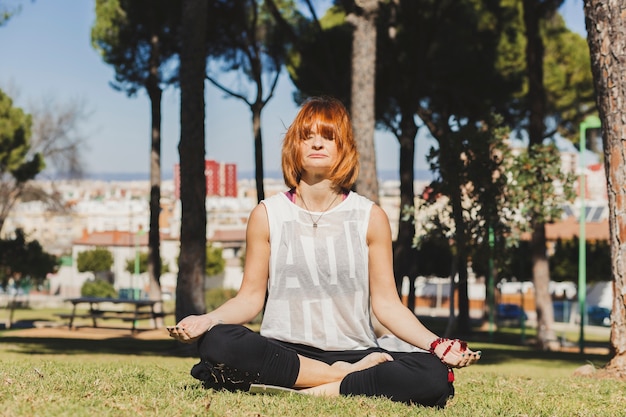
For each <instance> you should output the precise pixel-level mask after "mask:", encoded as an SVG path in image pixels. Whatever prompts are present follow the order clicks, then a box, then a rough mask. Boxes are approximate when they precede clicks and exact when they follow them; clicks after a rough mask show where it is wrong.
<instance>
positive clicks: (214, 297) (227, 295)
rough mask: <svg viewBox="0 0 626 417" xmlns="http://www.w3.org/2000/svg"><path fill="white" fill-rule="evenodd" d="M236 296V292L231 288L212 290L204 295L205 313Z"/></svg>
mask: <svg viewBox="0 0 626 417" xmlns="http://www.w3.org/2000/svg"><path fill="white" fill-rule="evenodd" d="M235 295H237V290H233V289H232V288H212V289H210V290H208V291H206V292H205V293H204V302H205V304H206V311H207V312H210V311H213V310H215V309H216V308H218V307H219V306H221V305H222V304H224V303H225V302H226V301H228V300H230V299H231V298H233V297H234V296H235Z"/></svg>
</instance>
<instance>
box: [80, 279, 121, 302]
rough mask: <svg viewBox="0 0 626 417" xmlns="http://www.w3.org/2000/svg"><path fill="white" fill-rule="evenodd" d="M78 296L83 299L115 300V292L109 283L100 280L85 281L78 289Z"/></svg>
mask: <svg viewBox="0 0 626 417" xmlns="http://www.w3.org/2000/svg"><path fill="white" fill-rule="evenodd" d="M80 295H82V296H83V297H107V298H116V297H117V291H115V288H113V285H112V284H111V283H109V282H106V281H103V280H101V279H95V280H93V281H85V283H84V284H83V286H82V287H81V288H80Z"/></svg>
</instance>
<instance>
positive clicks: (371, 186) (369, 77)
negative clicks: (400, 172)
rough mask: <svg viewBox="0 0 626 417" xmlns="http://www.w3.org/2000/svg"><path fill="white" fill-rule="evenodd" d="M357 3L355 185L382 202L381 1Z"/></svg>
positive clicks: (358, 0) (353, 18)
mask: <svg viewBox="0 0 626 417" xmlns="http://www.w3.org/2000/svg"><path fill="white" fill-rule="evenodd" d="M355 4H356V5H357V6H358V7H357V12H356V13H354V14H351V15H349V16H348V21H349V22H350V23H352V25H354V34H353V37H352V92H351V96H352V99H351V107H352V108H351V113H352V124H353V127H354V137H355V140H356V143H357V147H358V150H359V156H360V157H359V161H360V164H361V171H360V174H359V177H358V178H357V181H356V184H355V186H356V190H357V191H358V192H359V193H360V194H361V195H363V196H365V197H367V198H369V199H370V200H372V201H374V202H376V203H378V201H379V199H378V175H377V172H376V149H375V147H374V131H375V122H376V117H375V113H374V110H375V109H374V105H375V104H374V103H375V101H374V100H375V78H376V14H377V13H378V0H356V1H355Z"/></svg>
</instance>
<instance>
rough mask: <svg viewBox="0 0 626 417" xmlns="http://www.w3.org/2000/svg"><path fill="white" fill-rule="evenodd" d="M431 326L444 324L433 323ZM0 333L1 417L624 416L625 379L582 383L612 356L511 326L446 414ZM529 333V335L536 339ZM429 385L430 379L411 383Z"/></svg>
mask: <svg viewBox="0 0 626 417" xmlns="http://www.w3.org/2000/svg"><path fill="white" fill-rule="evenodd" d="M433 325H434V326H436V325H437V324H436V323H434V324H433ZM19 335H20V333H19V331H14V330H8V331H3V332H0V416H7V417H12V416H29V417H30V416H156V415H158V416H184V417H187V416H246V417H253V416H298V417H300V416H336V417H348V416H349V417H355V416H372V417H373V416H378V417H381V416H416V415H419V416H467V417H470V416H471V417H476V416H480V417H487V416H516V417H525V416H580V417H582V416H589V417H591V416H593V417H598V416H623V415H625V414H626V412H625V411H624V404H625V403H626V383H625V382H618V381H615V380H600V379H595V378H590V377H576V376H573V372H574V370H575V369H576V368H578V367H580V366H582V365H585V364H587V363H592V364H594V365H595V366H597V367H600V366H602V365H604V364H605V363H606V361H607V360H608V356H606V355H591V354H587V355H585V356H583V355H580V354H579V353H555V352H536V351H534V350H531V349H528V348H526V347H523V346H519V340H520V337H519V334H516V332H515V331H514V330H508V331H506V332H505V331H502V332H498V333H496V334H495V335H494V337H493V338H490V337H488V336H487V335H485V334H482V333H479V332H477V333H476V334H474V335H473V336H472V339H474V340H473V341H472V342H471V346H472V347H474V348H476V349H481V350H482V351H483V355H482V359H481V362H480V364H478V365H475V366H472V367H469V368H466V369H461V370H457V371H456V378H457V382H456V383H455V387H456V393H457V395H456V397H455V398H454V399H453V400H452V401H451V402H450V403H449V405H448V406H447V407H446V408H445V409H443V410H433V409H427V408H422V407H415V406H407V405H403V404H396V403H393V402H391V401H388V400H384V399H371V398H359V397H354V398H317V397H310V396H304V395H284V396H268V395H251V394H247V393H237V394H233V393H228V392H215V391H212V390H205V389H203V388H202V386H201V384H200V383H198V382H197V381H196V380H195V379H193V378H192V377H191V376H190V375H189V370H190V368H191V366H192V365H193V364H194V363H195V362H196V359H194V358H191V357H185V356H181V355H179V354H178V353H177V352H180V350H179V348H180V346H181V345H180V344H177V342H175V341H173V340H169V339H166V338H164V339H156V340H144V339H141V338H138V337H135V338H133V337H130V336H122V337H119V336H118V337H114V338H110V339H105V340H87V339H66V338H34V337H24V336H19ZM530 336H532V335H529V337H530ZM407 383H415V384H419V383H427V381H407Z"/></svg>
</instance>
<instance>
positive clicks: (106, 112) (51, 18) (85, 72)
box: [0, 0, 586, 173]
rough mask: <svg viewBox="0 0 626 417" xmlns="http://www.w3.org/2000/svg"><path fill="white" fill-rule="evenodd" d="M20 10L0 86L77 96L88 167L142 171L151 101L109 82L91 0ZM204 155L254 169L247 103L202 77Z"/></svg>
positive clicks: (274, 166) (390, 147)
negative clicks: (96, 43) (93, 36)
mask: <svg viewBox="0 0 626 417" xmlns="http://www.w3.org/2000/svg"><path fill="white" fill-rule="evenodd" d="M9 3H19V4H22V10H21V12H20V13H19V14H18V15H16V16H14V17H13V18H12V19H11V20H10V21H9V22H8V23H7V24H5V26H3V27H0V56H1V57H2V58H1V60H0V88H1V89H3V90H4V91H5V92H7V93H8V94H9V95H10V96H11V97H12V98H13V99H14V105H16V106H19V107H22V108H24V110H26V111H28V109H29V107H32V105H33V104H34V103H37V102H39V101H42V100H50V99H53V100H54V101H55V102H56V103H64V102H68V101H71V100H81V101H82V102H83V103H84V104H85V107H86V109H87V111H88V113H89V114H90V116H89V117H88V118H87V119H86V120H85V121H84V122H83V123H82V124H81V126H80V129H81V131H82V133H83V136H84V137H85V138H86V145H87V146H86V149H85V152H84V154H83V156H84V158H85V160H86V161H87V163H86V167H87V170H88V171H89V172H90V173H110V172H115V173H135V172H148V170H149V164H148V155H149V149H150V148H149V144H150V107H149V100H148V98H147V97H146V95H145V94H144V93H140V94H139V95H138V96H137V97H135V98H128V97H127V96H126V95H125V94H124V93H121V92H117V91H114V90H113V89H112V88H111V87H110V86H109V81H111V80H112V79H113V75H114V73H113V70H112V69H111V67H109V66H108V65H107V64H105V63H104V62H103V61H102V60H101V58H100V57H99V56H98V54H97V53H96V51H95V50H94V49H93V48H92V47H91V44H90V31H91V26H92V24H93V22H94V19H95V12H94V3H95V2H93V1H85V0H35V1H33V2H30V1H19V2H17V1H13V2H9ZM561 13H562V14H563V15H564V17H565V19H566V22H567V24H568V26H569V27H570V29H571V30H573V31H576V32H578V33H580V34H582V35H584V34H585V33H586V32H585V27H584V16H583V0H566V2H565V4H564V5H563V7H562V8H561ZM292 92H293V87H292V85H291V82H290V81H289V79H288V78H287V77H283V78H281V81H280V83H279V85H278V91H277V92H276V94H275V97H274V98H273V99H272V100H271V101H270V102H269V104H268V105H267V107H266V108H265V110H264V112H263V116H262V117H263V119H262V128H263V140H264V149H263V152H264V159H265V170H266V171H277V170H279V169H280V143H281V140H282V135H283V133H284V131H285V126H288V125H289V123H290V122H291V120H292V119H293V117H294V116H295V114H296V111H297V108H296V106H295V104H294V103H293V101H292V99H291V94H292ZM206 109H207V113H206V129H207V135H206V157H207V158H210V159H216V160H219V161H223V162H234V163H236V164H238V167H239V171H240V172H245V171H252V170H253V169H254V154H253V145H252V143H253V140H252V127H251V121H250V118H251V116H250V111H249V109H248V107H247V106H246V105H245V104H244V103H243V102H241V101H239V100H237V99H233V98H225V97H224V95H223V94H222V93H221V92H219V91H217V90H216V89H215V88H213V87H212V86H210V85H209V84H208V83H207V85H206ZM179 111H180V109H179V92H178V90H175V89H169V90H166V91H165V93H164V95H163V109H162V114H163V121H162V166H163V170H164V171H165V172H168V171H171V170H172V167H173V165H174V164H175V163H176V162H178V150H177V146H178V141H179V139H180V138H179ZM429 146H430V144H429V142H428V141H424V140H418V141H417V157H416V164H415V165H416V167H417V168H424V167H425V162H424V155H425V154H426V153H427V152H428V148H429ZM376 151H377V165H378V169H379V170H380V171H383V170H390V171H397V170H398V144H397V140H396V139H395V138H394V137H393V136H392V135H391V134H389V133H386V132H377V133H376Z"/></svg>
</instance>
